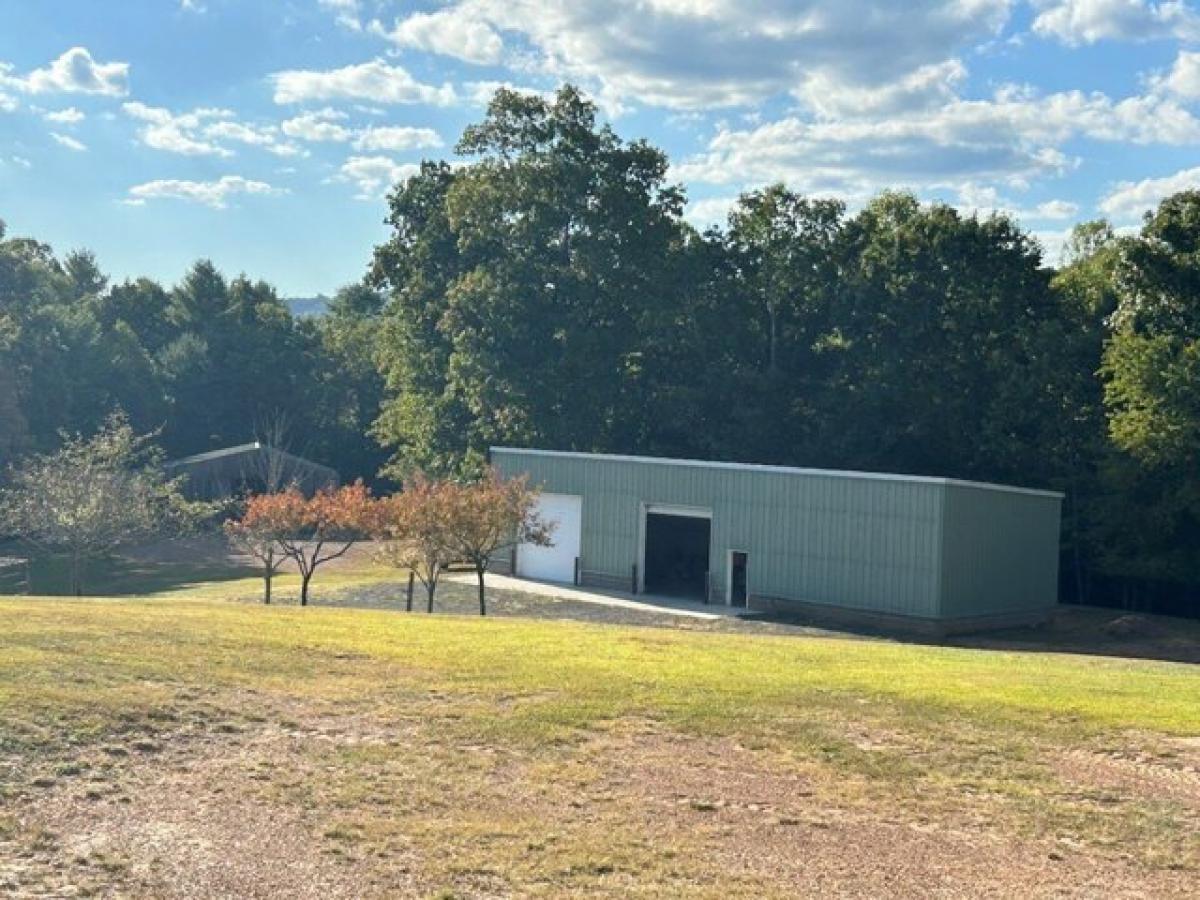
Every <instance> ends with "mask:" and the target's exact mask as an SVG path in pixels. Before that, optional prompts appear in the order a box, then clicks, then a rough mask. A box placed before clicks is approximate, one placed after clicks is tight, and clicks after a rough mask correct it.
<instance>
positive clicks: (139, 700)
mask: <svg viewBox="0 0 1200 900" xmlns="http://www.w3.org/2000/svg"><path fill="white" fill-rule="evenodd" d="M210 590H215V589H205V590H204V591H202V592H200V593H201V596H202V597H204V596H211V595H210V594H209V591H210ZM0 722H2V723H3V724H2V725H0V766H2V768H0V778H2V784H0V790H2V794H0V802H2V804H3V808H2V810H0V892H3V891H5V890H7V891H8V892H9V893H12V894H15V895H17V896H22V895H26V896H65V895H71V894H77V895H88V894H91V895H97V896H129V895H132V896H187V897H222V896H246V897H250V896H260V897H306V896H311V897H322V898H334V897H371V896H418V897H420V896H428V897H493V896H495V897H501V896H547V897H550V896H613V897H617V896H619V897H626V896H644V897H675V896H681V895H687V896H699V897H706V896H711V897H731V896H746V897H763V896H767V897H769V896H780V897H784V896H803V895H809V896H830V895H835V896H836V895H841V896H881V895H889V896H912V897H918V896H920V897H928V896H943V897H957V896H1011V895H1013V894H1016V893H1023V894H1026V895H1028V896H1063V895H1066V896H1106V897H1113V896H1145V895H1155V896H1171V895H1177V896H1187V895H1188V894H1189V893H1191V891H1192V889H1193V888H1194V885H1195V883H1196V880H1197V878H1200V787H1198V786H1200V746H1198V745H1197V742H1196V740H1195V738H1196V736H1197V735H1200V671H1198V670H1197V669H1196V668H1195V667H1192V666H1187V665H1180V664H1171V663H1155V662H1142V661H1129V660H1117V659H1100V658H1092V657H1086V656H1073V657H1072V656H1063V655H1055V654H1045V653H1042V654H1036V653H1020V652H995V651H982V650H967V649H953V648H931V647H920V646H911V645H901V644H891V643H884V642H865V641H854V640H837V639H828V638H803V637H774V636H765V635H764V636H758V635H755V636H746V635H734V634H709V633H693V632H685V631H671V630H665V629H637V628H625V627H615V626H596V625H585V624H577V623H570V622H538V621H521V620H516V619H508V620H502V619H495V620H479V619H477V618H467V617H462V618H459V617H453V616H435V617H428V616H424V615H411V616H409V615H404V614H399V613H395V612H377V611H364V610H342V609H322V608H309V609H306V610H301V609H297V608H288V607H272V608H269V609H267V608H262V607H257V606H252V605H247V604H228V603H220V602H214V601H212V600H210V599H196V594H192V595H191V598H190V599H178V598H174V599H157V600H143V601H131V600H85V601H70V600H48V599H36V598H33V599H19V600H18V599H7V600H2V601H0Z"/></svg>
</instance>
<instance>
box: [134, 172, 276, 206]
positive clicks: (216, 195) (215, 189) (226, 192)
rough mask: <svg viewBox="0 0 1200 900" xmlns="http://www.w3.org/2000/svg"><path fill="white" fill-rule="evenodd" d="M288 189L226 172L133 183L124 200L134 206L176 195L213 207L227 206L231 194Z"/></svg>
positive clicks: (265, 192) (181, 198) (173, 197)
mask: <svg viewBox="0 0 1200 900" xmlns="http://www.w3.org/2000/svg"><path fill="white" fill-rule="evenodd" d="M284 193H287V191H285V190H284V189H282V188H276V187H272V186H271V185H269V184H267V183H266V182H265V181H251V180H250V179H247V178H243V177H242V176H241V175H224V176H222V177H221V178H218V179H217V180H215V181H184V180H179V179H160V180H158V181H147V182H146V183H144V184H137V185H134V186H133V187H131V188H130V189H129V197H128V198H127V199H126V200H125V201H124V202H125V203H126V204H127V205H130V206H140V205H143V204H144V203H145V202H146V201H147V200H159V199H173V200H185V201H188V202H192V203H202V204H204V205H205V206H210V207H212V208H213V209H224V208H225V207H226V205H227V201H228V199H229V197H230V196H232V195H234V194H257V195H266V196H273V195H278V194H284Z"/></svg>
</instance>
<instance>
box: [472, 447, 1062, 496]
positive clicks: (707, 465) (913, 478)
mask: <svg viewBox="0 0 1200 900" xmlns="http://www.w3.org/2000/svg"><path fill="white" fill-rule="evenodd" d="M489 452H491V453H514V454H520V455H524V456H555V457H562V458H566V459H595V460H606V461H609V462H631V463H649V464H653V465H663V466H690V467H693V468H699V469H727V470H733V471H737V472H775V473H778V474H784V475H817V476H823V477H826V478H855V479H860V480H867V481H904V482H908V483H910V484H940V485H953V486H954V487H966V488H976V489H979V490H985V491H1005V492H1007V493H1010V494H1028V495H1029V496H1032V497H1052V498H1054V499H1055V500H1061V499H1062V498H1063V497H1064V496H1065V495H1064V494H1063V493H1062V492H1061V491H1044V490H1040V489H1039V488H1026V487H1016V486H1015V485H1011V484H993V483H992V482H988V481H965V480H963V479H960V478H939V477H935V476H930V475H895V474H891V473H887V472H854V471H850V470H846V469H805V468H800V467H797V466H768V465H763V464H760V463H735V462H713V461H710V460H702V459H670V458H668V457H665V456H626V455H622V454H618V453H581V452H578V451H574V450H538V449H535V448H532V447H491V448H490V449H489Z"/></svg>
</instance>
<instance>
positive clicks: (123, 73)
mask: <svg viewBox="0 0 1200 900" xmlns="http://www.w3.org/2000/svg"><path fill="white" fill-rule="evenodd" d="M11 73H12V66H6V65H2V64H0V87H10V88H12V89H14V90H17V91H22V92H24V93H27V94H55V93H66V94H99V95H102V96H108V97H123V96H125V95H126V94H128V93H129V63H123V62H112V63H98V62H96V61H95V60H94V59H92V55H91V54H90V53H89V52H88V51H87V49H86V48H84V47H72V48H71V49H70V50H68V51H66V52H65V53H63V54H62V55H61V56H60V57H58V59H56V60H54V61H53V62H52V63H50V65H48V66H46V67H45V68H42V69H34V70H33V71H32V72H30V73H29V74H28V75H24V76H17V75H13V74H11Z"/></svg>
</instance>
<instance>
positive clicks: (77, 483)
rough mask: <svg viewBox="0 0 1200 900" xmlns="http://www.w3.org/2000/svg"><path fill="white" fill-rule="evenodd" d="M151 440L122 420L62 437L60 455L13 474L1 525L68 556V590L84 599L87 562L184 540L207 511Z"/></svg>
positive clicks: (36, 459) (0, 505)
mask: <svg viewBox="0 0 1200 900" xmlns="http://www.w3.org/2000/svg"><path fill="white" fill-rule="evenodd" d="M152 441H153V435H138V434H136V433H135V432H134V430H133V428H132V427H131V426H130V424H129V421H128V420H127V419H126V418H125V416H124V415H123V414H120V413H117V414H114V415H112V416H110V417H109V418H108V420H107V421H106V422H105V423H104V425H103V427H102V428H101V429H100V430H99V431H98V432H97V433H96V434H94V435H92V436H91V437H88V438H85V437H83V436H81V435H64V436H63V442H62V446H61V447H60V448H59V449H58V450H56V451H54V452H52V453H45V454H36V455H33V456H30V457H27V458H26V459H25V460H24V461H23V462H22V463H21V464H20V465H19V466H17V467H16V468H15V469H14V470H13V471H12V474H11V486H10V487H9V488H8V489H7V490H5V491H4V492H3V493H2V494H0V522H2V523H3V526H4V529H5V530H7V531H9V532H11V533H14V534H16V535H17V536H18V537H20V538H22V539H23V540H25V541H27V542H28V543H30V544H32V545H33V546H34V547H36V548H38V549H39V550H41V551H43V552H48V553H62V554H65V555H66V556H67V558H68V560H69V566H70V590H71V592H72V593H74V594H81V593H82V592H83V575H84V572H83V567H84V564H85V563H86V562H87V561H89V560H93V559H96V558H98V557H103V556H106V555H108V554H111V553H113V552H115V551H116V550H118V549H119V548H121V547H123V546H127V545H129V544H131V543H134V542H136V541H140V540H148V539H151V538H157V537H161V536H164V535H166V534H171V533H178V532H180V531H182V530H184V529H186V528H187V527H189V526H190V525H192V524H193V523H194V522H195V521H196V520H197V519H198V518H199V517H201V516H203V515H205V514H206V513H207V512H209V507H207V506H206V505H204V504H197V503H191V502H189V501H187V500H185V499H184V497H183V496H182V494H181V493H180V490H179V488H180V483H179V481H178V480H171V479H168V478H167V477H166V476H165V475H164V474H163V470H162V467H161V462H162V454H161V452H160V451H159V450H158V448H157V447H155V446H154V444H153V442H152Z"/></svg>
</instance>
